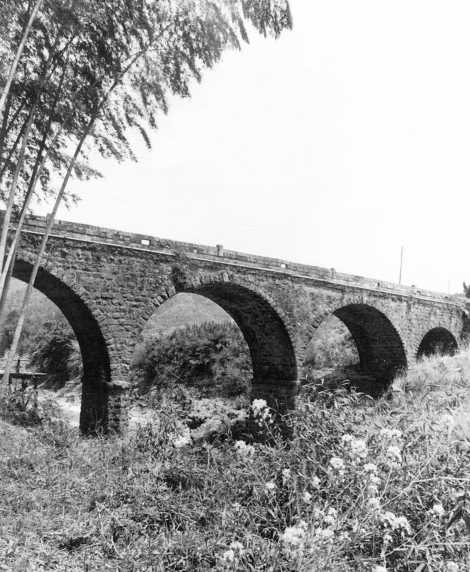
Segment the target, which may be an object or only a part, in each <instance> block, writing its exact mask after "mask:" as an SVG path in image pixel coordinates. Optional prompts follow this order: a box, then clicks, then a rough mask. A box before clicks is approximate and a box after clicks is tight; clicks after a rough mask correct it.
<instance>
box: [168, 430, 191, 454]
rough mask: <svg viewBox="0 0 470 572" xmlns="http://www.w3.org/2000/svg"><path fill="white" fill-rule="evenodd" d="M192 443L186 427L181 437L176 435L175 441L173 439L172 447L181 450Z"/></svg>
mask: <svg viewBox="0 0 470 572" xmlns="http://www.w3.org/2000/svg"><path fill="white" fill-rule="evenodd" d="M192 442H193V440H192V439H191V433H190V431H189V429H188V428H187V427H186V428H185V431H184V432H183V433H182V434H181V435H178V437H175V439H173V446H174V447H176V448H177V449H182V448H183V447H187V446H188V445H191V443H192Z"/></svg>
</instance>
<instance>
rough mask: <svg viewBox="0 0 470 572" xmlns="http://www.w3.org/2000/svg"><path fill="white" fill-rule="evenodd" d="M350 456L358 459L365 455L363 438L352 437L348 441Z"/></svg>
mask: <svg viewBox="0 0 470 572" xmlns="http://www.w3.org/2000/svg"><path fill="white" fill-rule="evenodd" d="M350 447H351V456H352V457H357V458H359V459H365V458H366V457H367V445H366V442H365V441H364V440H363V439H353V440H352V441H351V443H350Z"/></svg>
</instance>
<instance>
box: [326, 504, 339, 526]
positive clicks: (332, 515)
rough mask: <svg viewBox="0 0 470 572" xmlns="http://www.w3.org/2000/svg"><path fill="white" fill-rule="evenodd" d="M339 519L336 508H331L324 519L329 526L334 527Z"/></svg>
mask: <svg viewBox="0 0 470 572" xmlns="http://www.w3.org/2000/svg"><path fill="white" fill-rule="evenodd" d="M337 518H338V513H337V512H336V510H335V509H334V508H329V509H328V511H327V513H326V516H325V518H324V519H323V520H324V522H325V523H326V524H327V525H330V526H332V525H333V524H335V523H336V519H337Z"/></svg>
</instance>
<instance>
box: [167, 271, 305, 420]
mask: <svg viewBox="0 0 470 572" xmlns="http://www.w3.org/2000/svg"><path fill="white" fill-rule="evenodd" d="M173 282H174V285H175V291H176V292H181V293H182V292H186V293H192V294H199V295H201V296H204V297H206V298H208V299H209V300H212V301H213V302H215V303H216V304H218V305H219V306H220V307H221V308H222V309H223V310H225V311H226V312H227V313H228V314H229V315H230V316H231V317H232V318H233V320H234V321H235V322H236V323H237V325H238V327H239V328H240V330H241V332H242V334H243V336H244V338H245V340H246V342H247V344H248V347H249V350H250V354H251V360H252V365H253V384H252V397H253V398H263V399H266V401H267V402H268V403H269V404H270V405H271V406H272V407H274V408H275V409H277V410H278V411H279V412H280V413H285V412H286V411H288V410H289V409H293V408H294V407H295V395H296V393H297V389H298V381H297V380H298V374H297V359H296V353H295V348H294V345H293V342H292V338H291V334H290V332H289V327H288V326H287V325H286V320H285V319H284V318H283V317H282V314H281V312H280V311H279V310H278V309H276V308H275V306H274V304H273V302H272V301H270V300H269V298H268V297H267V296H265V295H264V294H263V293H261V292H259V291H257V289H256V287H255V286H252V285H251V284H242V283H240V282H239V281H238V280H236V279H235V277H233V276H229V275H228V274H226V273H224V274H223V275H205V276H203V277H201V275H196V276H193V277H189V278H188V275H185V276H184V277H182V276H178V277H176V276H173Z"/></svg>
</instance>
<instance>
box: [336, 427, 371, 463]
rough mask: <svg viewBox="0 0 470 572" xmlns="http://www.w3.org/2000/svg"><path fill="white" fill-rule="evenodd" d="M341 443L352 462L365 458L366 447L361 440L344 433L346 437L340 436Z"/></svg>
mask: <svg viewBox="0 0 470 572" xmlns="http://www.w3.org/2000/svg"><path fill="white" fill-rule="evenodd" d="M341 443H342V445H343V447H344V448H345V449H346V450H347V452H348V454H349V455H350V456H351V458H352V459H353V461H354V462H358V461H360V460H361V459H365V458H366V457H367V445H366V442H365V441H364V440H363V439H355V438H354V437H353V436H352V435H350V434H349V433H346V435H343V436H342V438H341Z"/></svg>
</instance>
